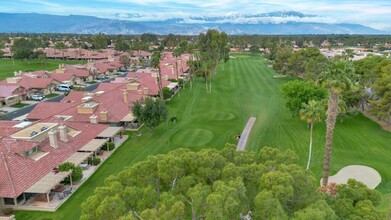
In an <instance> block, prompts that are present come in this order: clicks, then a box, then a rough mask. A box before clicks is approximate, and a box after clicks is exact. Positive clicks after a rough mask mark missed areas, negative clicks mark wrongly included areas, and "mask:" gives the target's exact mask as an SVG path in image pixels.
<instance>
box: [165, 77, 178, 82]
mask: <svg viewBox="0 0 391 220" xmlns="http://www.w3.org/2000/svg"><path fill="white" fill-rule="evenodd" d="M167 81H170V82H178V80H176V79H174V78H169V79H168V80H167Z"/></svg>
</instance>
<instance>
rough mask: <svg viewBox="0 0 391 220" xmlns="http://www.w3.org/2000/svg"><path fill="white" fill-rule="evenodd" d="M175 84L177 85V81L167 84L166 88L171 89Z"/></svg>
mask: <svg viewBox="0 0 391 220" xmlns="http://www.w3.org/2000/svg"><path fill="white" fill-rule="evenodd" d="M177 85H178V83H174V82H172V83H170V84H168V86H167V88H169V89H170V90H172V89H173V88H175V87H176V86H177Z"/></svg>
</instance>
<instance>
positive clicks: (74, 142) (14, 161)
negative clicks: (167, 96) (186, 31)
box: [0, 53, 190, 211]
mask: <svg viewBox="0 0 391 220" xmlns="http://www.w3.org/2000/svg"><path fill="white" fill-rule="evenodd" d="M188 58H190V56H189V55H183V56H182V57H181V58H180V59H179V60H181V61H177V60H178V59H174V58H173V57H172V54H170V53H165V54H163V58H162V62H161V64H160V67H161V73H162V84H163V86H164V87H168V88H171V89H172V90H174V89H176V88H177V87H178V84H177V83H176V82H171V81H170V79H172V78H176V75H177V73H176V71H175V70H173V68H174V69H178V70H180V71H179V73H178V75H179V76H180V77H182V78H185V76H186V74H187V72H188V66H187V64H186V63H187V62H186V59H188ZM64 68H65V67H64ZM72 68H74V67H72ZM65 69H66V68H65ZM45 74H47V75H48V76H47V77H44V76H45ZM50 74H55V73H42V74H41V75H40V76H39V77H36V78H34V77H33V78H29V79H41V80H42V79H48V80H50V79H51V78H50V77H49V76H50ZM37 75H39V74H37ZM25 77H29V76H23V78H25ZM157 77H158V73H157V71H156V70H155V69H152V68H144V69H139V70H137V71H135V72H129V73H127V75H126V76H125V77H117V78H115V79H114V80H113V81H111V82H106V83H100V84H99V86H98V87H97V88H96V89H95V90H94V91H91V92H82V91H71V92H70V93H69V94H68V95H67V96H65V97H64V98H63V99H62V100H61V101H60V102H41V103H39V104H38V105H37V106H36V107H35V108H34V109H33V110H32V111H31V112H30V113H29V114H28V116H27V119H28V120H27V121H22V122H16V121H0V208H1V207H7V208H14V209H27V210H46V211H55V210H56V209H57V208H58V207H59V206H60V205H61V204H62V202H63V201H64V198H63V197H64V194H65V192H67V193H68V192H69V193H71V192H72V190H74V189H72V186H73V187H74V184H75V183H72V180H70V181H71V183H70V184H68V185H66V186H65V187H64V186H61V185H62V184H61V182H63V181H64V179H70V176H71V172H70V171H66V172H65V171H59V170H58V167H59V165H60V164H62V163H64V162H72V163H74V164H75V165H77V166H82V167H85V166H86V161H87V160H88V158H91V157H99V156H98V155H99V154H100V151H101V150H102V149H104V148H105V147H106V145H107V143H109V142H115V141H118V140H120V139H121V137H123V135H122V131H123V130H124V129H129V128H130V129H135V128H138V127H140V124H139V123H138V122H137V119H136V118H135V117H134V116H133V115H132V113H131V109H132V105H133V102H135V101H137V100H140V99H142V98H145V97H156V96H157V95H158V90H159V86H158V80H157ZM20 92H21V91H20ZM89 172H90V171H89V170H88V169H86V170H83V174H85V175H86V176H88V173H89ZM89 175H91V172H90V174H89ZM72 184H73V185H72ZM76 184H77V183H76Z"/></svg>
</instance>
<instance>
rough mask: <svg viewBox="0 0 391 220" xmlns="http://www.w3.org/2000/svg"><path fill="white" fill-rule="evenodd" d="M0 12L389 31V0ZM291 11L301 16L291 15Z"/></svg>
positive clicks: (25, 6)
mask: <svg viewBox="0 0 391 220" xmlns="http://www.w3.org/2000/svg"><path fill="white" fill-rule="evenodd" d="M292 11H293V12H294V13H293V14H291V16H285V17H281V16H275V15H276V13H275V12H277V14H278V12H283V13H286V12H292ZM0 12H4V13H40V14H51V15H85V16H95V17H99V18H108V19H120V20H127V21H137V22H145V21H166V20H170V19H182V20H183V21H184V22H185V23H186V22H194V19H193V18H195V17H196V18H203V17H206V18H211V17H215V18H223V19H224V20H223V21H222V22H228V23H241V24H254V23H259V22H262V23H263V22H268V23H272V24H280V23H287V22H298V23H301V22H303V23H326V24H340V23H348V24H360V25H363V26H367V27H371V28H373V29H377V30H381V31H386V32H388V33H390V32H391V22H390V21H391V1H390V0H275V1H272V0H207V1H205V0H176V1H173V0H62V1H58V0H2V1H1V4H0ZM296 12H300V13H302V14H304V15H306V16H304V17H301V16H296V15H298V14H295V13H296ZM247 15H265V16H262V17H252V16H250V17H248V16H247ZM308 15H313V16H308ZM196 21H197V22H199V20H196Z"/></svg>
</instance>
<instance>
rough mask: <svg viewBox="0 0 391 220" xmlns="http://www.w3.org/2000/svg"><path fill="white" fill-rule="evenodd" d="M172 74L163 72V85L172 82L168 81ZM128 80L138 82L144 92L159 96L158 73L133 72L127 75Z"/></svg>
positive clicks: (165, 85)
mask: <svg viewBox="0 0 391 220" xmlns="http://www.w3.org/2000/svg"><path fill="white" fill-rule="evenodd" d="M169 78H173V77H170V74H163V73H162V86H163V87H167V86H168V85H169V84H170V83H171V82H170V81H168V79H169ZM123 80H126V81H128V82H138V83H140V85H139V90H141V91H142V92H143V94H146V95H150V96H157V95H158V94H159V85H158V79H157V74H156V73H150V74H149V73H143V72H131V73H128V74H127V75H126V79H123ZM115 82H116V81H114V83H115ZM117 82H118V81H117Z"/></svg>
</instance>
